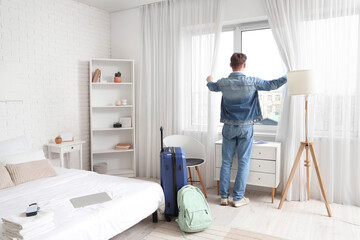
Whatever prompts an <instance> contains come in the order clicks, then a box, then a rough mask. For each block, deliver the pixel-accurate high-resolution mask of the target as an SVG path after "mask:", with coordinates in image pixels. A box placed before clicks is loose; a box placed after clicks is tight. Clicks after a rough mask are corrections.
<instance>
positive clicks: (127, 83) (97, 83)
mask: <svg viewBox="0 0 360 240" xmlns="http://www.w3.org/2000/svg"><path fill="white" fill-rule="evenodd" d="M132 84H133V83H131V82H122V83H111V82H109V83H101V82H94V83H93V82H92V83H91V85H93V86H95V85H99V86H101V85H132Z"/></svg>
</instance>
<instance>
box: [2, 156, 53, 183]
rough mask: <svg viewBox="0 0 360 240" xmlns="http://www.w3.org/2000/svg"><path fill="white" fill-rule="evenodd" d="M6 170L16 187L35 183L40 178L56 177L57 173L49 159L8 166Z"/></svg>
mask: <svg viewBox="0 0 360 240" xmlns="http://www.w3.org/2000/svg"><path fill="white" fill-rule="evenodd" d="M6 169H7V170H8V172H9V173H10V177H11V179H12V180H13V182H14V183H15V185H18V184H21V183H25V182H29V181H33V180H36V179H40V178H46V177H53V176H56V172H55V170H54V168H53V167H52V165H51V163H50V161H49V160H48V159H44V160H39V161H32V162H25V163H19V164H7V165H6Z"/></svg>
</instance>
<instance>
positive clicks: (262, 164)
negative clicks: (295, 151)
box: [215, 154, 276, 173]
mask: <svg viewBox="0 0 360 240" xmlns="http://www.w3.org/2000/svg"><path fill="white" fill-rule="evenodd" d="M221 163H222V158H221V157H219V156H216V158H215V164H216V165H215V167H217V168H221ZM237 168H238V160H237V155H236V154H235V157H234V159H233V164H232V166H231V169H233V170H237ZM275 169H276V161H269V160H259V159H250V171H256V172H265V173H275V172H276V171H275Z"/></svg>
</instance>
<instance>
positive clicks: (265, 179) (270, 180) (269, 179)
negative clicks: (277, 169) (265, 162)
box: [247, 171, 277, 188]
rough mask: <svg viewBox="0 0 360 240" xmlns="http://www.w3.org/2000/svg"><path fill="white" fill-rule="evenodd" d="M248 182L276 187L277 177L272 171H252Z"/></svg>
mask: <svg viewBox="0 0 360 240" xmlns="http://www.w3.org/2000/svg"><path fill="white" fill-rule="evenodd" d="M247 184H249V185H255V186H262V187H271V188H276V187H277V186H276V177H275V174H272V173H260V172H252V171H250V173H249V176H248V180H247Z"/></svg>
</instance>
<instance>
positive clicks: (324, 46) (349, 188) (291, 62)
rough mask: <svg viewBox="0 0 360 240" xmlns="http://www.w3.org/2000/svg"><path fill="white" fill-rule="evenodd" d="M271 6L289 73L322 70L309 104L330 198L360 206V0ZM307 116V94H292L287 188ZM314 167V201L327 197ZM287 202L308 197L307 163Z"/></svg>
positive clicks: (282, 126)
mask: <svg viewBox="0 0 360 240" xmlns="http://www.w3.org/2000/svg"><path fill="white" fill-rule="evenodd" d="M265 7H266V11H267V15H268V18H269V23H270V26H271V29H272V32H273V34H274V37H275V39H276V42H277V45H278V48H279V51H280V53H281V55H282V58H283V60H284V62H285V64H287V66H288V68H289V70H298V69H315V70H316V72H317V79H316V81H317V85H318V88H319V90H320V93H319V94H317V95H316V96H313V97H310V99H309V111H310V132H309V136H310V139H311V140H313V141H314V142H315V150H316V153H317V156H318V158H319V159H318V161H319V165H320V169H321V172H322V176H323V180H324V184H325V189H326V192H327V196H328V198H329V201H330V202H336V203H343V204H354V205H359V204H360V175H359V174H358V173H359V172H360V163H359V150H358V149H359V147H360V146H359V110H360V101H359V93H360V84H359V80H360V74H359V70H358V68H359V66H360V62H359V60H360V52H359V50H360V48H359V40H360V38H359V34H360V30H359V29H360V24H359V21H360V18H359V1H358V0H327V1H323V0H265ZM304 114H305V111H304V97H294V96H292V97H289V96H286V97H285V100H284V103H283V107H282V111H281V119H280V121H279V129H278V133H277V140H278V141H281V142H282V144H283V145H282V149H283V154H282V156H283V159H282V160H283V161H282V163H283V164H282V170H283V171H282V172H283V177H282V183H283V184H285V183H286V181H287V179H288V176H289V174H290V171H291V167H292V165H293V162H294V160H295V155H296V152H297V149H298V147H299V142H300V141H302V140H304V134H305V130H304ZM302 159H304V157H303V158H302ZM311 170H312V172H311V175H312V178H311V181H310V197H311V198H320V197H321V193H320V188H319V184H318V182H317V181H318V180H317V178H316V175H315V170H314V168H313V167H311ZM287 199H288V200H305V199H306V174H305V168H304V167H303V164H301V163H300V167H299V168H298V170H297V173H296V175H295V177H294V180H293V184H292V185H291V187H290V189H289V192H288V195H287Z"/></svg>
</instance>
